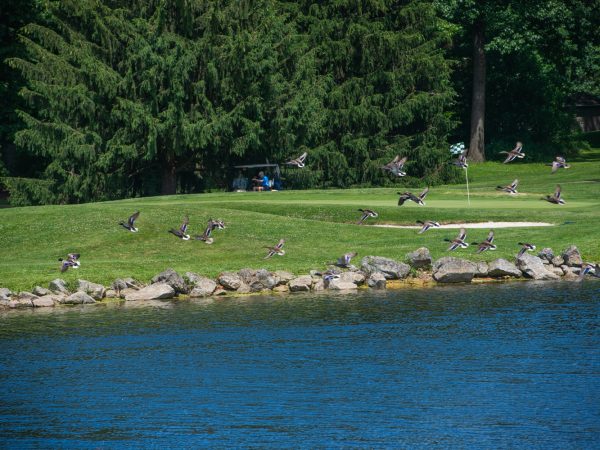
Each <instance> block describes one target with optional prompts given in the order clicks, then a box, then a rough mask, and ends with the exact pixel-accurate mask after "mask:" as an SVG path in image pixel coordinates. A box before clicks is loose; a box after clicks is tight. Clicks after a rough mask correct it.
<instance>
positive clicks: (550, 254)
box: [538, 247, 555, 264]
mask: <svg viewBox="0 0 600 450" xmlns="http://www.w3.org/2000/svg"><path fill="white" fill-rule="evenodd" d="M554 256H555V255H554V251H553V250H552V249H551V248H549V247H546V248H543V249H542V250H541V251H540V252H538V258H540V259H541V260H542V262H544V261H545V262H544V264H546V262H548V263H550V262H552V258H554Z"/></svg>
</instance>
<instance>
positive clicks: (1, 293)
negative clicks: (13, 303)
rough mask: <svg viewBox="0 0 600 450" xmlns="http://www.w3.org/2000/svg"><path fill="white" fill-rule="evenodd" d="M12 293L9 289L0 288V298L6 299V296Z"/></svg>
mask: <svg viewBox="0 0 600 450" xmlns="http://www.w3.org/2000/svg"><path fill="white" fill-rule="evenodd" d="M12 295H13V293H12V291H11V290H10V289H8V288H0V299H5V300H8V298H9V297H10V296H12Z"/></svg>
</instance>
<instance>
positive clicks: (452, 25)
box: [0, 0, 600, 205]
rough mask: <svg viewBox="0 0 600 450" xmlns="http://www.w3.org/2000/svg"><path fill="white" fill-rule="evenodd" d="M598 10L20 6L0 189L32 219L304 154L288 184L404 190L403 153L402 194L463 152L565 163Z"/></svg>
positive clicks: (220, 1)
mask: <svg viewBox="0 0 600 450" xmlns="http://www.w3.org/2000/svg"><path fill="white" fill-rule="evenodd" d="M598 6H599V3H598V2H597V1H596V2H588V1H583V0H581V1H554V0H545V1H518V2H517V1H499V0H497V1H489V2H477V1H474V0H471V1H459V0H455V1H454V2H452V1H443V2H442V1H441V0H440V1H422V0H414V1H393V0H332V1H328V2H314V1H308V0H301V1H284V0H229V1H228V0H215V1H203V0H60V1H48V0H8V1H6V2H3V4H2V6H0V8H2V11H1V12H2V16H3V17H7V18H9V19H8V20H6V21H4V20H3V22H2V24H1V26H0V40H1V42H2V43H1V46H2V65H1V67H0V80H1V85H0V86H1V89H2V92H1V93H2V96H3V99H5V101H4V102H3V105H2V108H1V110H0V115H1V117H2V123H1V124H0V145H1V147H0V154H1V155H2V162H0V176H2V177H3V178H2V180H3V184H4V186H5V188H6V189H7V190H8V191H9V192H10V200H11V203H12V204H15V205H25V204H40V203H68V202H84V201H93V200H105V199H115V198H123V197H129V196H144V195H156V194H161V193H162V194H172V193H176V192H199V191H202V190H206V189H212V188H227V187H228V186H229V185H230V182H231V178H232V174H233V169H232V167H233V166H234V165H236V164H244V163H255V162H264V161H265V160H267V159H268V160H270V161H271V162H283V161H285V160H287V159H289V158H292V157H296V156H298V155H299V154H300V153H302V152H304V151H307V152H308V154H309V157H308V159H307V167H306V168H305V169H303V170H296V171H294V170H288V171H286V173H285V176H286V183H287V185H288V186H294V187H329V186H337V187H346V186H354V185H362V186H369V185H386V184H391V183H393V182H397V181H396V180H391V178H390V177H389V175H386V173H384V172H383V171H382V170H381V169H380V167H381V166H382V165H383V164H385V163H387V162H389V160H391V159H392V158H393V157H394V156H395V155H396V154H401V155H403V156H407V157H408V158H409V162H408V164H407V166H406V169H407V171H408V173H409V176H408V177H406V178H407V181H408V182H410V181H415V178H418V179H420V180H422V183H423V184H432V183H439V182H443V181H450V180H452V179H453V177H454V176H456V170H455V169H453V168H452V167H451V166H450V165H449V164H448V159H449V158H450V154H449V152H448V144H449V143H452V142H456V141H465V142H466V143H467V146H469V142H470V144H471V149H470V157H471V158H472V159H475V160H476V159H484V158H485V156H486V153H487V156H488V158H494V156H493V155H494V154H495V153H496V151H497V150H499V149H500V147H502V148H503V149H506V147H507V146H510V145H512V144H513V143H514V142H513V141H514V140H515V139H517V138H518V139H520V140H522V141H524V142H525V144H526V145H528V148H532V149H534V151H533V152H532V154H533V155H534V156H535V155H536V154H537V155H538V156H542V155H543V154H544V152H546V153H553V152H555V151H558V150H560V151H561V152H568V151H569V150H573V149H574V148H575V147H576V145H577V135H576V133H575V128H574V126H573V125H574V124H573V113H572V111H570V110H569V107H568V105H569V99H570V98H572V97H573V96H574V95H576V94H581V93H588V94H598V93H599V92H598V89H599V88H598V73H599V71H598V69H599V66H600V56H599V54H600V53H599V46H598V43H599V31H598V30H599V26H598V25H599V24H598V19H597V18H596V16H597V15H595V14H594V11H596V12H597V11H598V10H599V9H598ZM482 58H483V59H482ZM474 63H475V64H474ZM482 68H483V73H482V72H481V69H482ZM474 99H475V100H474ZM477 99H478V100H477ZM472 113H473V114H472ZM472 123H473V124H474V125H473V126H472ZM484 127H485V134H484V132H483V130H484ZM528 154H529V153H528Z"/></svg>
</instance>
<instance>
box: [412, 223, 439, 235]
mask: <svg viewBox="0 0 600 450" xmlns="http://www.w3.org/2000/svg"><path fill="white" fill-rule="evenodd" d="M417 223H418V224H419V225H422V227H421V229H420V230H419V233H418V234H423V233H425V232H426V231H427V230H429V229H430V228H432V227H433V228H439V227H440V223H439V222H434V221H433V220H426V221H425V222H423V221H422V220H417Z"/></svg>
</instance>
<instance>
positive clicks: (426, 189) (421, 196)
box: [419, 187, 429, 200]
mask: <svg viewBox="0 0 600 450" xmlns="http://www.w3.org/2000/svg"><path fill="white" fill-rule="evenodd" d="M428 192H429V188H428V187H426V188H425V189H423V192H421V193H420V194H419V199H421V200H423V199H424V198H425V197H426V196H427V193H428Z"/></svg>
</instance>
